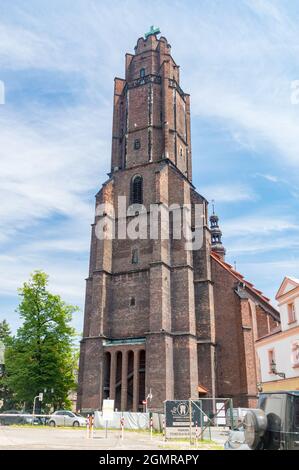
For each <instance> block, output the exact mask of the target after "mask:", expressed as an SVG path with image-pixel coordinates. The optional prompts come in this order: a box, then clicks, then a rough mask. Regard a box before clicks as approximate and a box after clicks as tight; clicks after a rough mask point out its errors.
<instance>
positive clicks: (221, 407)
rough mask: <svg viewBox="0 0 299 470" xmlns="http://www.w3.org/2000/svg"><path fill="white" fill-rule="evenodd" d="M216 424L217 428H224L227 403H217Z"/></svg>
mask: <svg viewBox="0 0 299 470" xmlns="http://www.w3.org/2000/svg"><path fill="white" fill-rule="evenodd" d="M216 412H217V414H216V424H217V426H224V425H225V424H226V418H225V403H224V402H218V403H216Z"/></svg>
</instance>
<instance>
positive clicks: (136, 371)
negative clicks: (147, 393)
mask: <svg viewBox="0 0 299 470" xmlns="http://www.w3.org/2000/svg"><path fill="white" fill-rule="evenodd" d="M139 358H140V351H139V350H137V351H134V378H133V411H138V405H139Z"/></svg>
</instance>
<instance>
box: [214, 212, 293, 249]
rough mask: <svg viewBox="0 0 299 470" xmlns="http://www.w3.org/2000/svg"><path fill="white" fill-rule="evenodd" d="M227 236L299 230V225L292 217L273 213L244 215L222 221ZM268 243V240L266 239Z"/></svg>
mask: <svg viewBox="0 0 299 470" xmlns="http://www.w3.org/2000/svg"><path fill="white" fill-rule="evenodd" d="M221 225H222V228H223V233H224V234H225V236H226V237H240V236H242V235H261V234H263V235H267V234H271V233H272V234H273V236H274V234H277V233H280V232H284V231H286V230H295V231H299V225H298V224H297V223H296V221H295V222H294V221H293V220H292V219H291V218H288V217H285V216H281V217H277V216H271V215H263V214H258V215H244V216H241V217H237V218H234V219H231V220H226V221H223V222H222V223H221ZM265 243H266V240H265Z"/></svg>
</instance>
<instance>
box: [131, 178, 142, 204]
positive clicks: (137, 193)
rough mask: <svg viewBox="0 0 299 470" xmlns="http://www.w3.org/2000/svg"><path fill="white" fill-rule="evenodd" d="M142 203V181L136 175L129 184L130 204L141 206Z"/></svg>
mask: <svg viewBox="0 0 299 470" xmlns="http://www.w3.org/2000/svg"><path fill="white" fill-rule="evenodd" d="M142 201H143V180H142V177H141V176H139V175H136V176H134V177H133V179H132V183H131V203H132V204H142Z"/></svg>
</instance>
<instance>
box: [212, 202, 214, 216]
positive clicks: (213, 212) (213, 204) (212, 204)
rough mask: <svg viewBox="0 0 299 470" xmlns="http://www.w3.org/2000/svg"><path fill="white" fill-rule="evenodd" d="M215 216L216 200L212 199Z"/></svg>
mask: <svg viewBox="0 0 299 470" xmlns="http://www.w3.org/2000/svg"><path fill="white" fill-rule="evenodd" d="M212 207H213V215H215V199H212Z"/></svg>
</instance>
